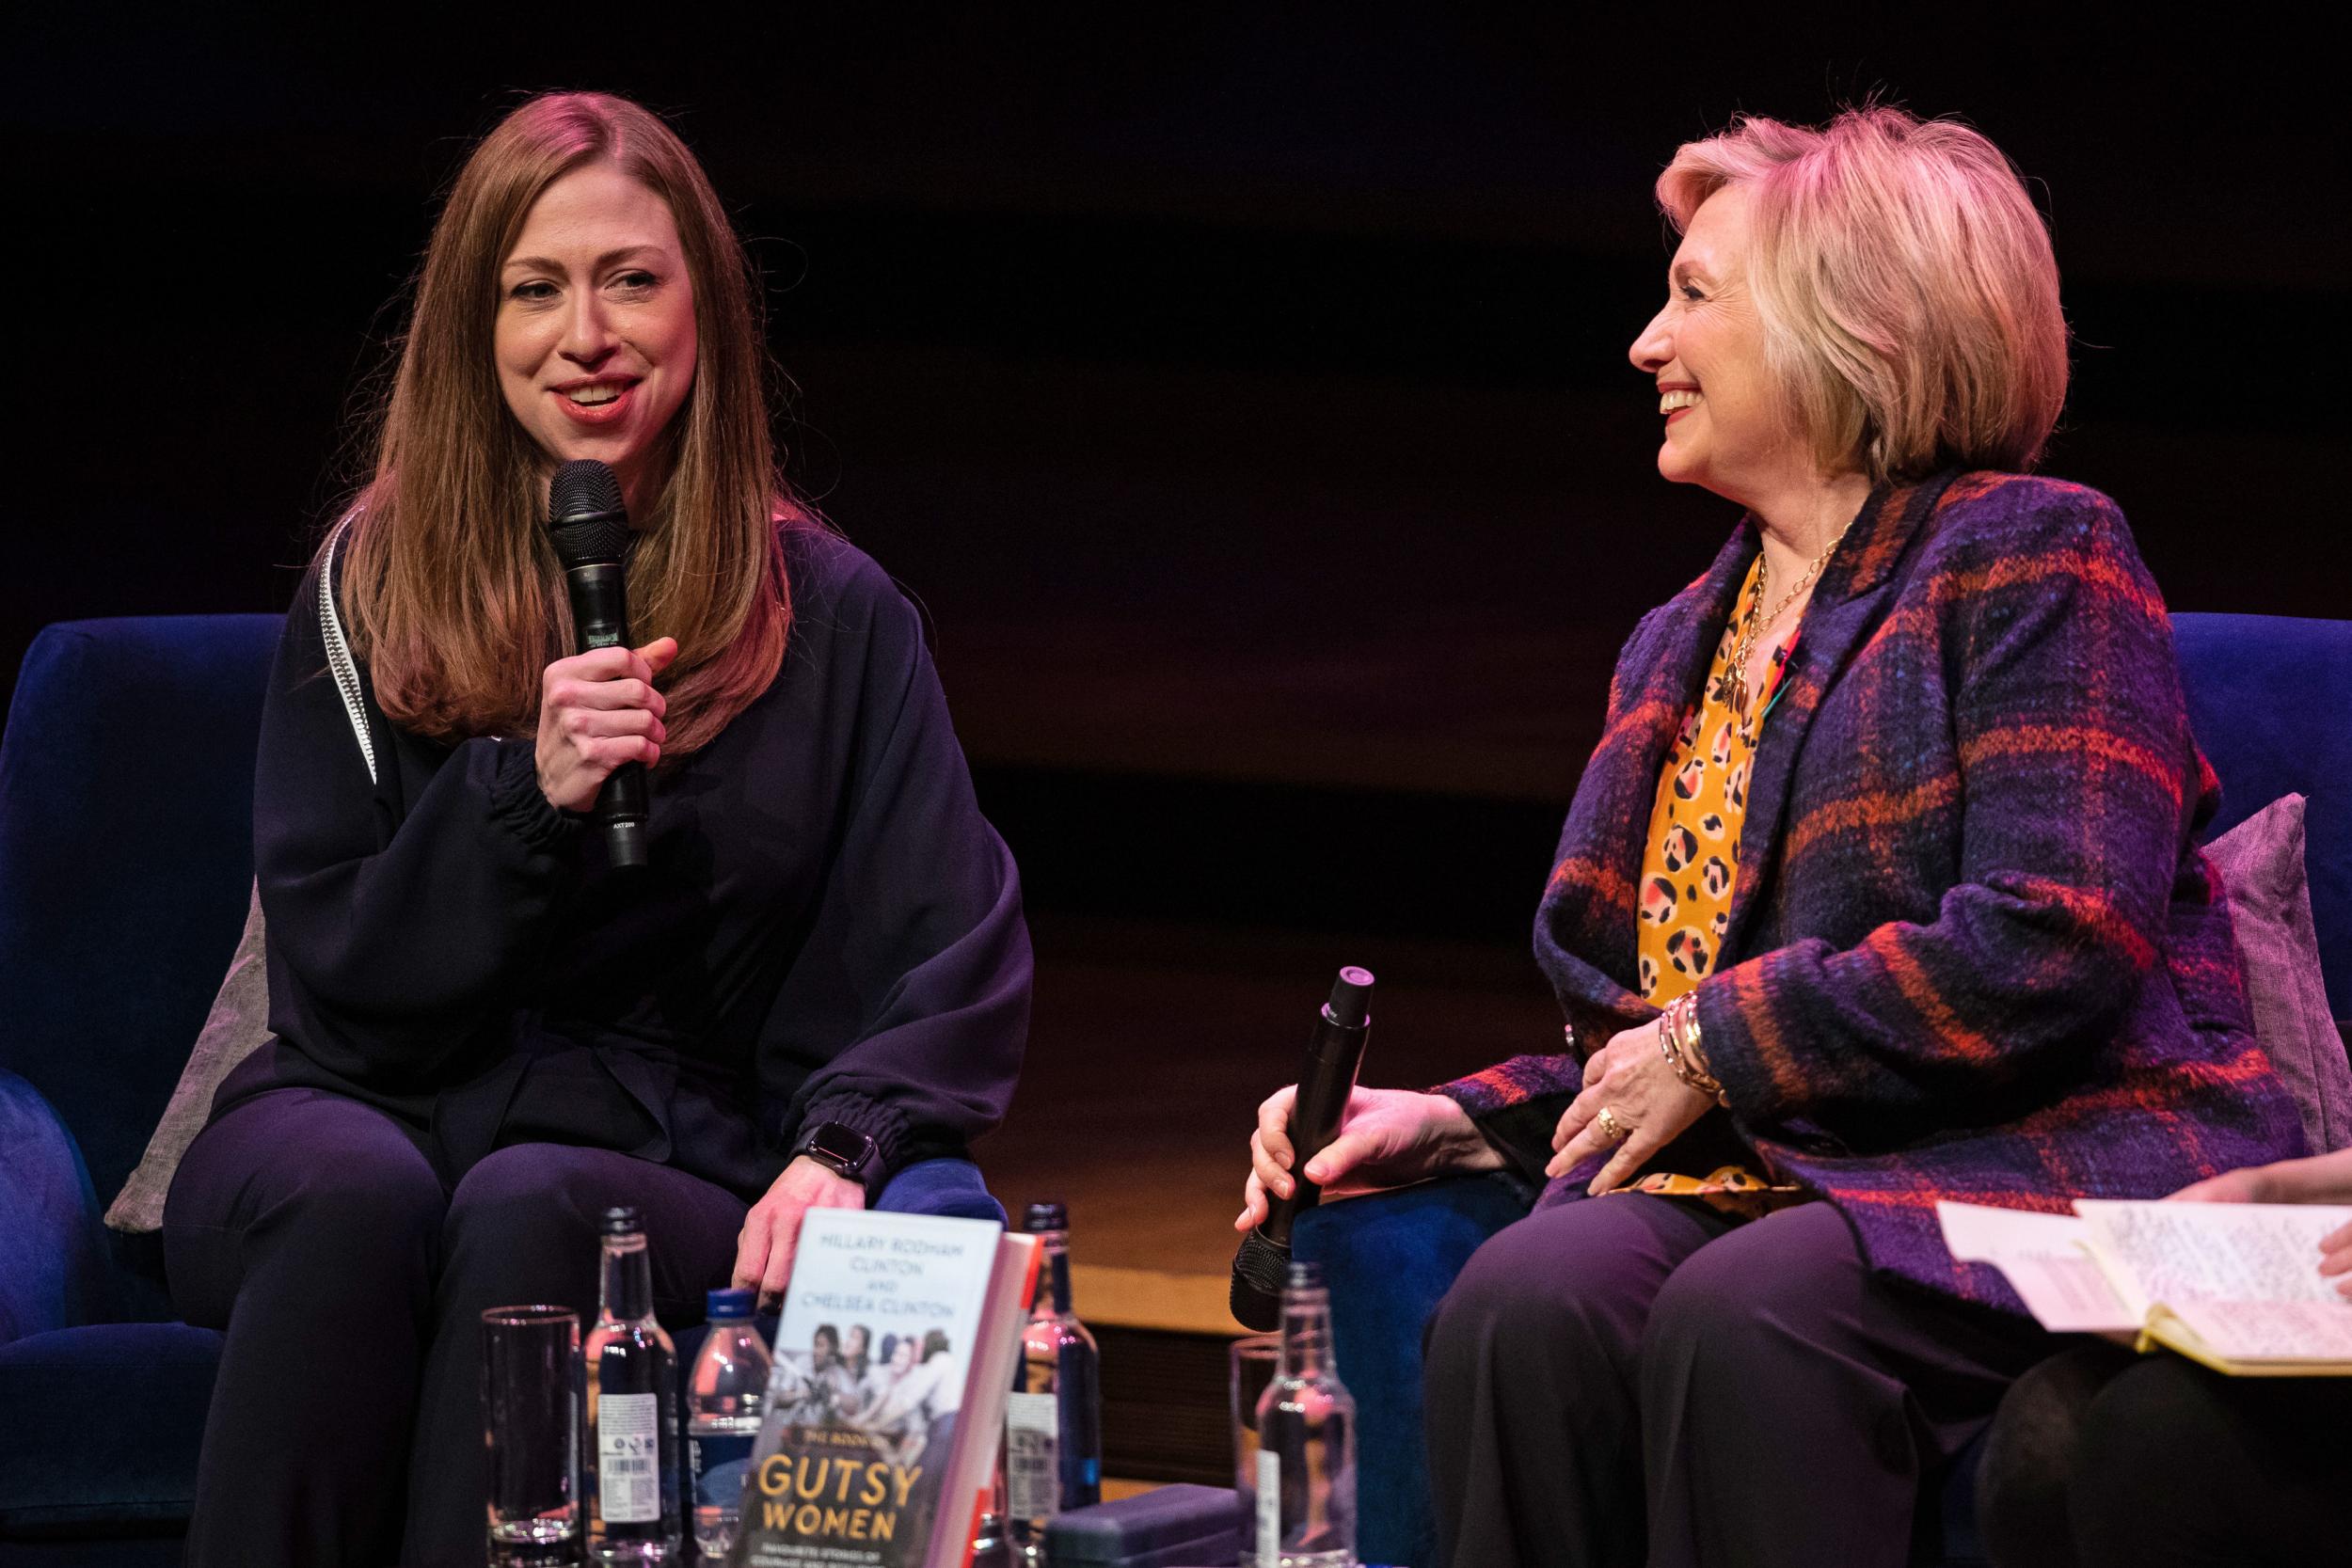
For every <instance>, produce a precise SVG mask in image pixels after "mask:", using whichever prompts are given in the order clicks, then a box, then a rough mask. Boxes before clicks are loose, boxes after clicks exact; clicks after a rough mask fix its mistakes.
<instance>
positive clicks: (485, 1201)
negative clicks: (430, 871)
mask: <svg viewBox="0 0 2352 1568" xmlns="http://www.w3.org/2000/svg"><path fill="white" fill-rule="evenodd" d="M422 1145H423V1136H422V1132H421V1130H419V1129H416V1128H413V1127H410V1126H408V1125H406V1124H405V1123H404V1122H402V1121H400V1120H399V1119H397V1118H395V1117H390V1116H388V1115H386V1114H385V1113H383V1112H381V1111H377V1110H374V1109H373V1108H371V1107H369V1106H366V1105H362V1104H359V1103H358V1101H351V1100H346V1099H344V1098H342V1096H339V1095H334V1094H329V1093H326V1092H324V1091H321V1090H316V1089H277V1090H273V1091H271V1092H269V1093H267V1094H262V1095H257V1096H255V1097H254V1098H253V1099H251V1100H249V1101H245V1102H244V1103H242V1104H239V1105H236V1106H233V1107H231V1108H230V1110H229V1111H228V1112H227V1114H225V1115H223V1116H222V1117H219V1118H218V1119H217V1120H215V1122H214V1123H213V1124H212V1125H210V1126H208V1127H206V1128H205V1129H204V1131H203V1132H199V1134H198V1135H197V1138H196V1141H195V1142H194V1143H192V1144H191V1145H189V1147H188V1151H187V1154H186V1156H185V1157H184V1158H183V1160H182V1161H181V1164H180V1170H179V1174H178V1176H177V1177H176V1178H175V1179H174V1180H173V1182H172V1187H171V1196H170V1199H169V1201H168V1203H167V1207H166V1210H165V1214H164V1248H165V1260H166V1264H167V1267H168V1269H169V1271H170V1276H171V1289H172V1295H173V1298H174V1300H175V1301H176V1302H177V1303H178V1304H179V1307H180V1309H181V1310H182V1312H183V1313H184V1314H185V1315H186V1317H187V1319H188V1321H189V1322H190V1323H201V1324H204V1325H207V1326H210V1327H215V1328H224V1329H226V1330H227V1335H228V1344H227V1347H226V1348H225V1349H224V1351H223V1352H222V1354H221V1363H220V1376H219V1380H218V1383H217V1384H216V1385H215V1388H214V1392H213V1403H212V1409H211V1412H210V1413H209V1414H208V1415H207V1417H206V1418H205V1427H204V1449H203V1453H202V1456H201V1457H200V1458H199V1462H198V1466H197V1497H196V1515H195V1518H194V1520H193V1522H192V1523H191V1525H190V1527H189V1531H188V1557H187V1560H188V1562H189V1563H190V1564H192V1565H194V1568H214V1565H222V1568H226V1565H230V1564H234V1565H236V1568H277V1565H279V1564H284V1565H288V1568H293V1565H297V1564H299V1565H302V1568H333V1565H338V1564H383V1563H392V1562H399V1563H405V1564H407V1565H409V1568H440V1565H443V1564H450V1565H454V1564H458V1563H464V1564H467V1565H469V1568H480V1565H481V1563H482V1561H483V1557H484V1535H485V1522H484V1508H485V1481H486V1478H485V1471H484V1458H483V1436H482V1407H481V1376H482V1371H481V1357H482V1335H481V1314H482V1313H483V1311H484V1310H485V1308H487V1307H503V1306H511V1305H515V1304H518V1303H526V1302H552V1303H556V1304H558V1305H561V1306H564V1307H571V1308H573V1309H574V1310H575V1311H578V1312H579V1313H580V1326H581V1330H582V1332H583V1333H584V1332H585V1331H586V1329H587V1327H588V1326H589V1325H590V1324H591V1323H594V1322H595V1321H596V1291H597V1259H598V1247H597V1239H596V1218H597V1215H598V1214H599V1213H600V1212H602V1211H603V1210H604V1209H605V1208H606V1207H608V1206H609V1205H612V1204H615V1203H633V1204H636V1205H638V1206H639V1207H640V1208H642V1209H643V1210H644V1213H645V1225H646V1233H647V1236H648V1238H649V1240H650V1242H651V1247H650V1251H651V1254H652V1259H653V1276H654V1302H655V1309H656V1311H657V1312H658V1313H659V1314H660V1316H661V1318H662V1319H663V1321H664V1322H665V1323H698V1322H700V1321H701V1318H702V1311H703V1300H702V1292H703V1291H704V1290H706V1289H707V1288H709V1287H712V1286H717V1285H723V1284H725V1283H726V1282H727V1275H728V1274H729V1272H730V1270H731V1269H732V1267H733V1265H734V1260H735V1243H736V1236H737V1233H738V1231H739V1230H740V1228H741V1227H742V1223H743V1214H744V1210H745V1204H744V1202H743V1200H742V1199H741V1198H739V1197H738V1196H735V1195H734V1194H733V1193H730V1192H728V1191H726V1190H725V1189H723V1188H721V1187H717V1186H713V1185H712V1184H711V1183H709V1182H707V1181H704V1180H701V1179H699V1178H697V1177H692V1176H689V1175H687V1174H685V1173H684V1172H682V1171H676V1170H671V1169H669V1168H667V1167H664V1166H660V1165H654V1164H647V1163H646V1162H644V1161H643V1160H636V1159H631V1158H630V1157H628V1155H625V1154H614V1153H611V1152H608V1151H605V1150H602V1149H589V1148H569V1147H565V1146H562V1145H556V1144H521V1145H516V1146H514V1147H512V1148H501V1149H500V1150H498V1151H497V1152H495V1153H493V1154H491V1155H490V1156H489V1157H488V1158H486V1159H485V1160H483V1161H482V1162H481V1163H480V1164H476V1165H475V1166H473V1167H472V1168H471V1169H470V1170H469V1171H468V1172H466V1174H465V1176H464V1178H463V1179H462V1180H459V1182H458V1183H457V1187H456V1190H455V1191H454V1192H449V1191H444V1190H443V1188H442V1186H441V1183H440V1180H439V1179H438V1178H437V1177H436V1175H435V1174H434V1170H433V1166H432V1164H431V1163H430V1162H429V1161H428V1160H427V1159H426V1157H425V1155H424V1152H423V1147H422Z"/></svg>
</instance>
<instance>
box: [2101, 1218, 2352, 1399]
mask: <svg viewBox="0 0 2352 1568" xmlns="http://www.w3.org/2000/svg"><path fill="white" fill-rule="evenodd" d="M2074 1207H2075V1208H2076V1209H2077V1210H2079V1211H2080V1212H2081V1213H2082V1216H2083V1220H2084V1223H2085V1224H2086V1225H2087V1226H2088V1227H2089V1228H2090V1235H2089V1237H2088V1238H2087V1244H2088V1245H2089V1246H2090V1252H2091V1256H2092V1257H2094V1258H2096V1259H2099V1261H2100V1263H2101V1264H2102V1266H2103V1267H2104V1268H2105V1270H2106V1273H2107V1275H2109V1276H2110V1277H2111V1278H2114V1279H2117V1280H2118V1281H2120V1282H2123V1283H2124V1285H2125V1294H2126V1296H2127V1297H2128V1296H2130V1295H2132V1294H2135V1293H2137V1295H2138V1296H2139V1298H2140V1301H2141V1302H2143V1303H2145V1304H2146V1306H2148V1307H2155V1306H2162V1307H2165V1308H2166V1309H2167V1310H2169V1312H2171V1314H2172V1315H2173V1316H2174V1317H2176V1318H2179V1319H2180V1320H2181V1321H2182V1322H2183V1323H2185V1324H2187V1325H2188V1326H2189V1328H2190V1329H2192V1330H2193V1331H2194V1332H2195V1333H2196V1335H2197V1337H2198V1338H2201V1339H2202V1340H2203V1341H2204V1342H2205V1343H2206V1344H2207V1345H2208V1346H2210V1347H2211V1348H2212V1349H2213V1351H2214V1352H2215V1354H2219V1355H2224V1356H2227V1357H2229V1358H2231V1359H2232V1360H2241V1361H2261V1360H2278V1359H2291V1360H2300V1361H2312V1360H2332V1359H2341V1358H2344V1357H2352V1302H2347V1301H2345V1300H2344V1297H2343V1296H2342V1295H2340V1294H2338V1293H2337V1291H2336V1289H2335V1282H2334V1281H2332V1280H2329V1279H2328V1278H2325V1277H2323V1276H2322V1275H2321V1274H2320V1272H2319V1241H2320V1238H2321V1237H2323V1236H2326V1235H2328V1233H2329V1232H2331V1231H2334V1230H2337V1229H2339V1228H2341V1227H2344V1225H2346V1224H2352V1207H2344V1206H2338V1205H2327V1204H2295V1203H2113V1202H2104V1201H2101V1200H2099V1199H2095V1198H2083V1199H2081V1200H2079V1201H2078V1202H2077V1203H2076V1204H2075V1205H2074Z"/></svg>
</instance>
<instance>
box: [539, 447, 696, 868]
mask: <svg viewBox="0 0 2352 1568" xmlns="http://www.w3.org/2000/svg"><path fill="white" fill-rule="evenodd" d="M548 541H549V542H550V543H551V544H553V545H554V546H555V557H556V559H557V560H558V561H560V562H563V565H564V593H565V594H567V595H568V596H569V597H570V599H571V605H572V631H573V635H574V637H575V639H576V640H577V641H578V642H579V645H580V652H579V653H578V654H577V655H575V656H573V657H570V658H561V659H557V660H556V661H555V662H554V663H553V664H550V665H548V669H547V673H546V674H545V675H544V676H543V677H542V681H543V683H544V684H543V686H542V688H541V690H540V705H539V751H538V762H539V788H540V790H541V791H542V792H543V793H544V794H545V795H546V796H547V798H548V800H550V801H552V802H553V803H554V804H555V805H557V806H559V807H563V808H564V809H566V810H570V811H579V810H581V809H583V808H584V807H589V806H593V808H594V809H595V812H596V829H597V832H599V833H600V834H601V835H602V836H603V839H604V847H605V858H606V860H607V861H608V862H609V863H611V864H612V866H613V867H614V868H616V869H618V868H621V867H627V866H641V865H644V863H645V860H646V848H645V818H646V814H647V804H646V784H645V769H646V768H650V767H651V766H653V764H655V763H656V762H659V761H660V759H661V742H662V739H663V736H664V733H665V732H664V731H663V729H662V726H661V715H662V712H663V710H664V709H665V708H666V706H667V704H665V703H664V702H663V700H662V697H661V694H660V692H659V691H656V690H655V689H654V687H653V683H654V677H655V676H656V675H659V674H660V673H661V672H662V671H663V670H665V669H667V668H669V665H670V661H671V660H672V659H674V658H675V657H677V643H676V642H675V641H673V640H672V639H670V638H667V637H661V638H656V639H655V640H654V641H651V642H649V643H647V644H646V645H645V646H644V647H643V648H638V649H631V648H630V647H629V646H628V508H627V507H626V506H625V505H624V504H623V502H622V499H621V482H620V480H619V478H618V477H617V476H615V475H614V474H613V472H612V469H611V468H610V467H606V466H605V465H604V464H602V463H598V462H596V460H595V459H593V458H581V459H580V460H578V461H576V462H571V463H566V464H564V466H563V467H560V468H558V469H556V470H555V478H554V480H553V481H552V482H550V483H548Z"/></svg>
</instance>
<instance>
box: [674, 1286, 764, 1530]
mask: <svg viewBox="0 0 2352 1568" xmlns="http://www.w3.org/2000/svg"><path fill="white" fill-rule="evenodd" d="M705 1303H706V1306H705V1316H707V1318H708V1319H709V1322H710V1334H709V1337H708V1338H706V1339H704V1340H703V1348H702V1353H701V1354H699V1355H697V1356H695V1357H694V1370H692V1371H691V1372H690V1373H688V1374H687V1378H686V1460H687V1465H688V1468H689V1470H690V1471H691V1474H692V1476H693V1499H694V1547H695V1549H696V1550H697V1551H699V1552H700V1553H701V1554H702V1558H703V1560H704V1561H705V1562H716V1561H718V1560H720V1559H721V1558H723V1557H724V1556H725V1555H726V1553H727V1548H728V1547H730V1546H732V1545H734V1544H735V1532H736V1528H737V1527H738V1526H739V1524H740V1523H741V1522H742V1517H743V1481H744V1478H745V1477H746V1476H747V1475H749V1474H750V1472H751V1465H752V1445H753V1444H754V1442H755V1440H756V1439H757V1438H758V1436H759V1417H760V1412H761V1411H762V1410H763V1409H764V1408H765V1404H766V1400H767V1394H768V1372H769V1368H770V1363H771V1360H772V1359H773V1358H772V1357H771V1355H770V1354H769V1352H768V1341H767V1340H766V1339H764V1338H761V1337H760V1333H759V1330H758V1329H756V1328H755V1327H754V1326H753V1325H752V1292H751V1291H711V1292H710V1293H709V1294H708V1295H707V1297H705Z"/></svg>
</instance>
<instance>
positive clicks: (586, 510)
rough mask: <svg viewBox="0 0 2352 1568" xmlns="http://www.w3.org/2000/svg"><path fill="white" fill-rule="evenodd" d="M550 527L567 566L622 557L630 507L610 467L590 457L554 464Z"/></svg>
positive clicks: (557, 555) (550, 486) (626, 544)
mask: <svg viewBox="0 0 2352 1568" xmlns="http://www.w3.org/2000/svg"><path fill="white" fill-rule="evenodd" d="M548 537H549V538H551V539H552V540H553V541H554V543H555V553H556V557H557V559H559V560H560V561H562V562H564V567H565V569H567V570H568V569H570V568H571V567H574V566H592V565H595V564H597V563H598V562H616V561H618V560H620V559H621V554H622V552H623V551H624V550H626V549H627V548H628V511H627V510H626V509H625V508H624V507H623V506H622V504H621V482H620V481H619V480H618V479H616V478H615V477H613V473H612V469H611V468H610V467H606V466H605V465H604V464H602V463H599V462H597V461H596V460H595V459H594V458H587V457H583V458H581V459H580V460H579V461H578V462H575V463H566V464H564V466H563V467H560V468H558V469H556V470H555V478H554V480H553V481H551V482H550V483H548Z"/></svg>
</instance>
